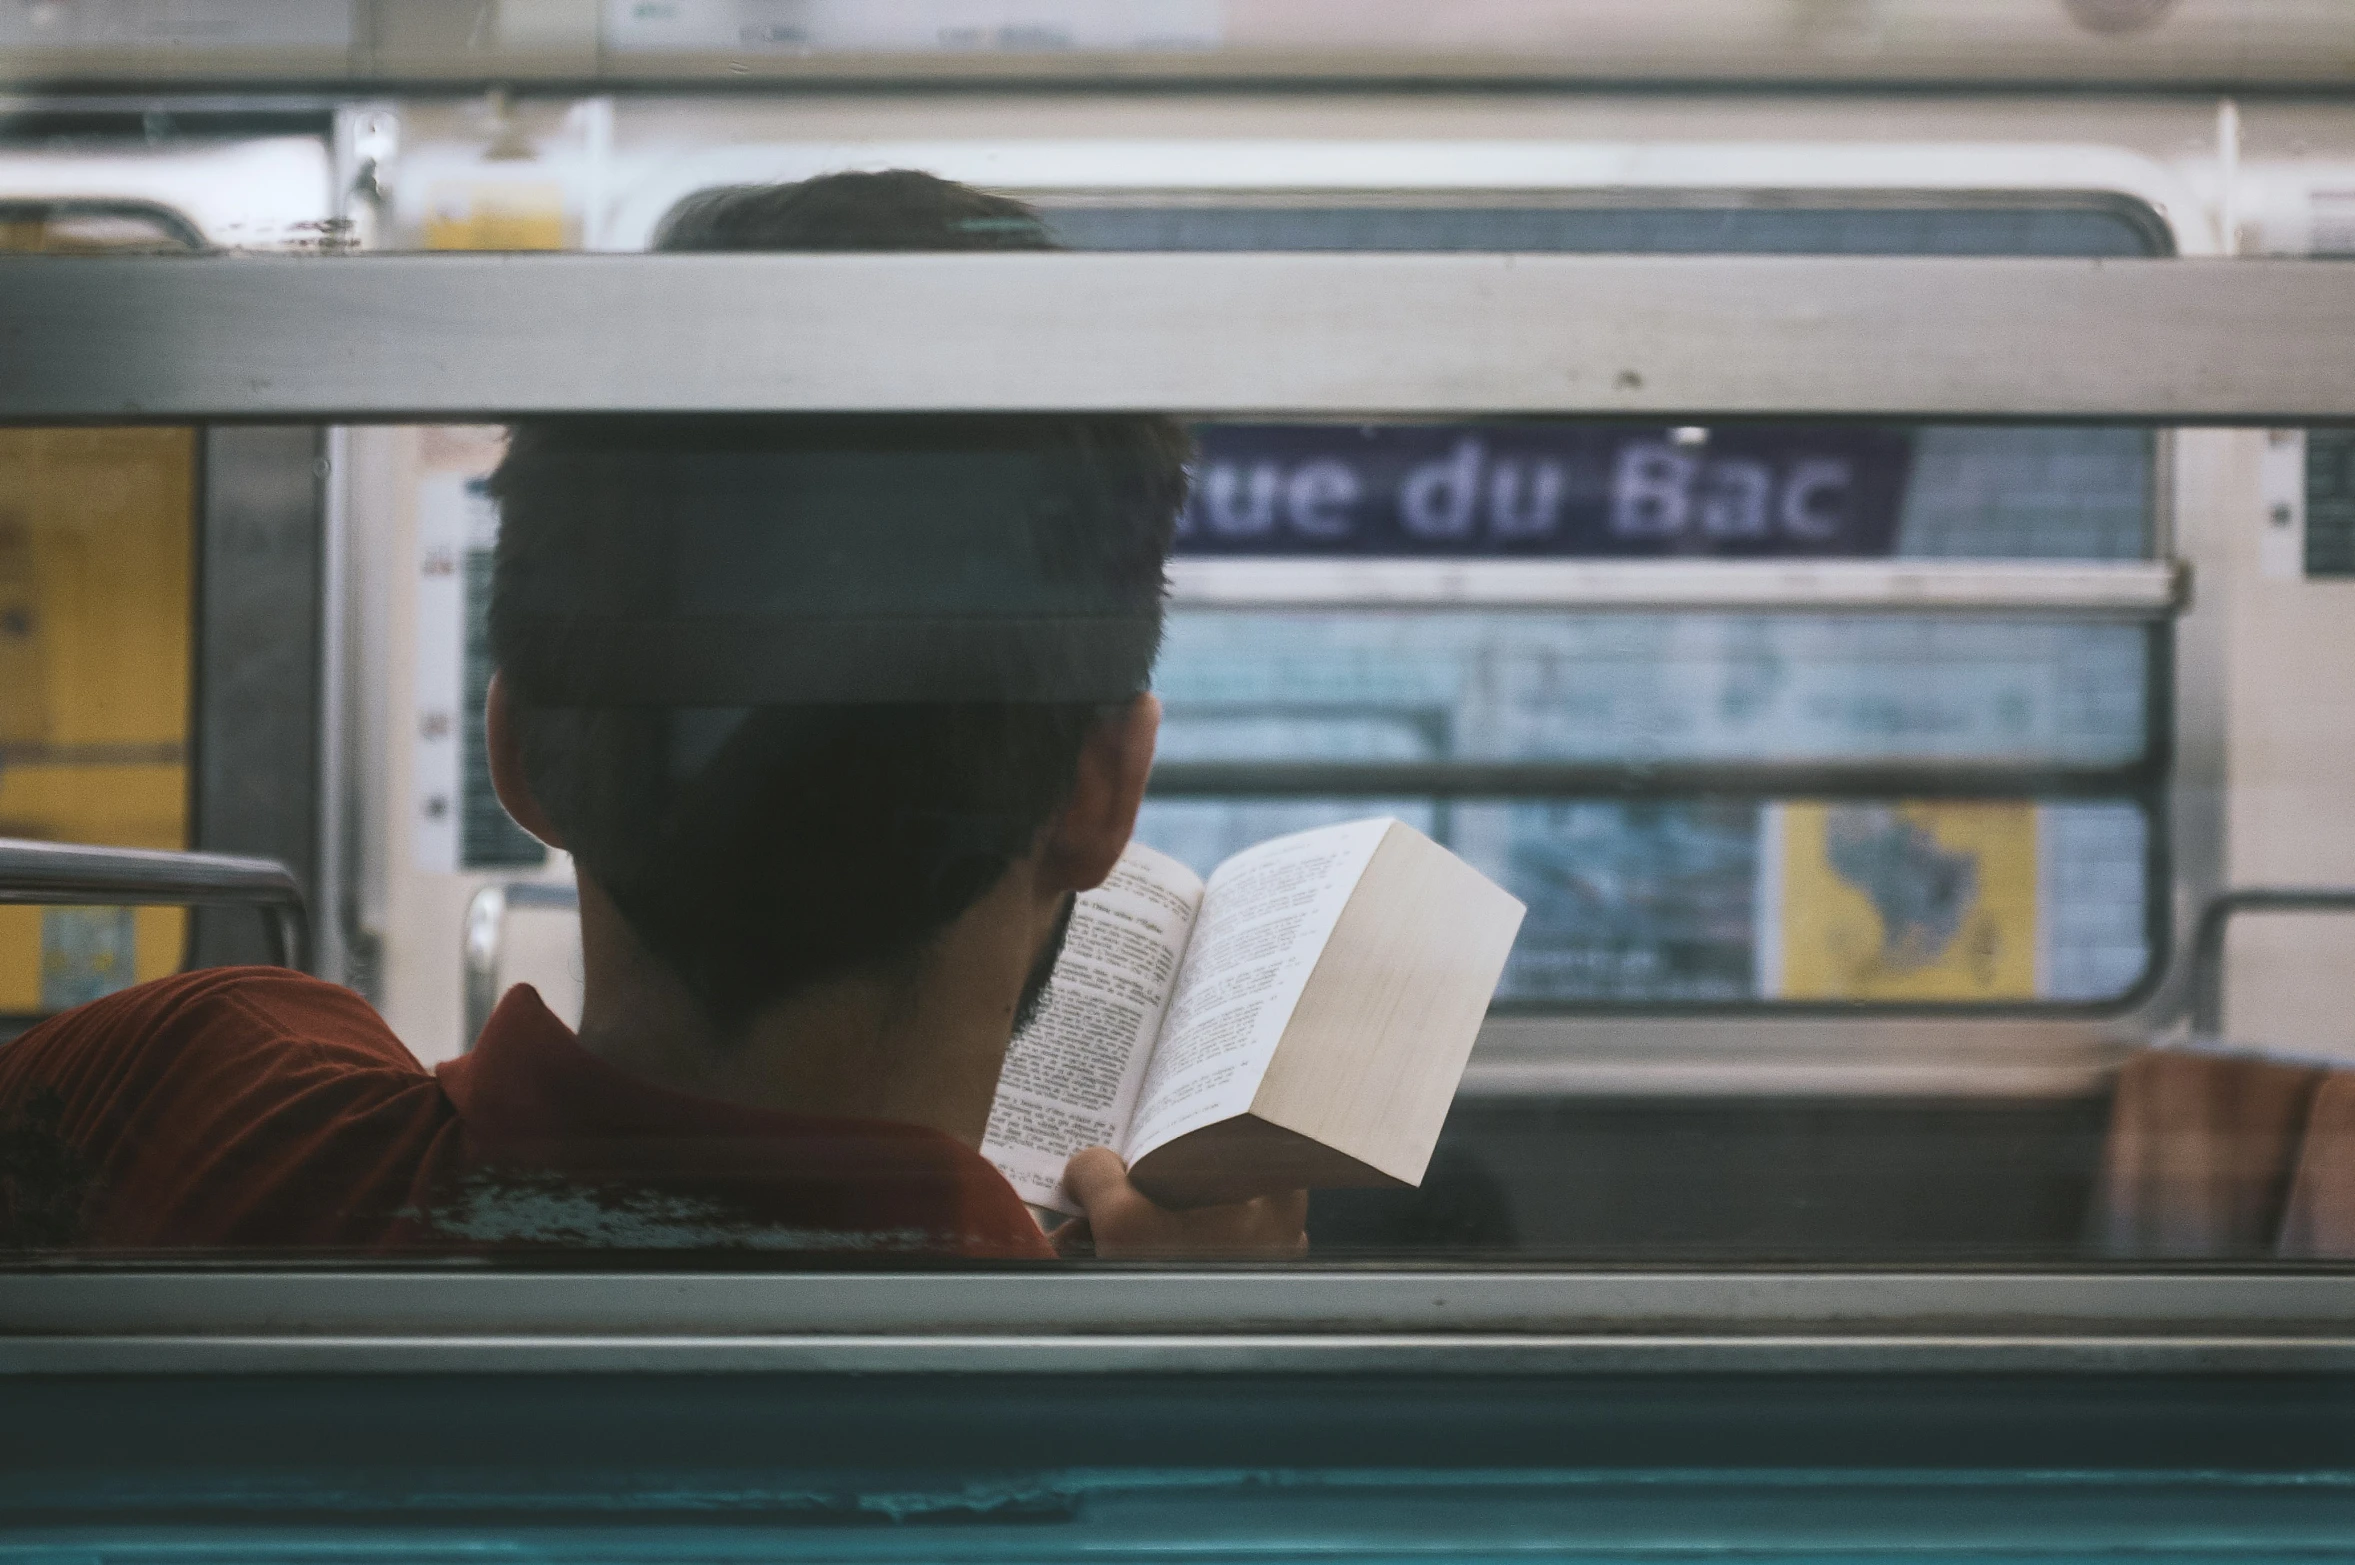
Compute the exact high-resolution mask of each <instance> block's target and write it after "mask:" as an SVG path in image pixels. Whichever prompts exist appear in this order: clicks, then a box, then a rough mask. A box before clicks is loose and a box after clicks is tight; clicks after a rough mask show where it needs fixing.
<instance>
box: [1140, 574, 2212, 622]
mask: <svg viewBox="0 0 2355 1565" xmlns="http://www.w3.org/2000/svg"><path fill="white" fill-rule="evenodd" d="M1169 581H1170V603H1171V606H1172V607H1175V608H1181V609H1286V608H1304V609H1305V608H1317V609H1324V608H1387V607H1393V606H1395V607H1399V608H1418V609H1420V608H1463V609H1574V610H1577V611H1579V612H1582V613H1591V612H1635V613H1669V612H1676V611H1679V610H1691V611H1706V612H1710V613H1740V614H1771V613H1804V614H1822V613H1880V614H1887V613H1907V614H1912V613H1921V612H1925V611H1935V612H1937V613H1941V614H1969V615H1984V616H1993V617H2003V618H2013V619H2034V618H2050V617H2061V616H2065V617H2067V618H2069V619H2072V620H2076V619H2128V620H2149V619H2163V618H2166V617H2168V616H2170V615H2173V614H2176V613H2178V612H2180V611H2181V610H2182V609H2183V608H2184V607H2185V606H2186V605H2187V604H2188V603H2189V601H2190V596H2191V571H2190V567H2189V566H2188V564H2186V563H2184V562H2181V561H2151V560H2124V561H2116V562H2099V563H2093V562H2086V563H2074V562H2071V563H2054V564H2049V565H2047V564H2035V563H2023V562H1997V563H1980V562H1977V561H1970V560H1690V559H1684V560H1641V561H1627V560H1608V561H1604V560H1594V561H1590V560H1450V559H1412V560H1399V559H1388V560H1329V559H1223V560H1209V559H1180V560H1174V561H1172V562H1171V563H1170V567H1169Z"/></svg>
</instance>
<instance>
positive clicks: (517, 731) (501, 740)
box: [482, 670, 1111, 874]
mask: <svg viewBox="0 0 2355 1565" xmlns="http://www.w3.org/2000/svg"><path fill="white" fill-rule="evenodd" d="M482 721H483V731H484V737H485V738H486V739H487V740H488V741H489V742H488V745H487V746H486V748H488V749H489V751H490V761H491V791H492V792H493V793H496V794H497V795H498V796H499V802H500V803H501V804H503V805H505V806H507V813H508V814H510V815H512V816H514V817H515V824H516V825H518V826H521V827H522V828H523V829H524V830H525V831H528V832H530V833H531V834H532V835H533V836H535V837H537V838H539V839H540V840H541V841H542V842H544V843H546V844H547V845H548V846H549V847H551V848H561V847H563V846H564V839H563V838H562V837H561V836H559V835H558V834H557V831H556V826H555V823H554V822H553V821H551V820H549V819H548V812H547V811H546V810H544V809H542V808H541V807H540V798H539V795H538V794H535V793H533V792H532V785H531V779H530V777H528V776H527V775H525V772H524V767H523V727H522V725H521V724H520V723H518V722H517V721H516V710H515V703H514V702H513V701H512V700H510V699H509V697H508V694H507V676H506V675H505V674H503V673H499V672H497V671H496V670H494V671H493V672H492V674H491V693H490V698H489V699H488V700H486V701H485V702H484V703H483V712H482ZM1105 873H1107V874H1109V873H1111V872H1110V871H1109V870H1107V871H1106V872H1105Z"/></svg>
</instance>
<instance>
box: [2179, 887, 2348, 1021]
mask: <svg viewBox="0 0 2355 1565" xmlns="http://www.w3.org/2000/svg"><path fill="white" fill-rule="evenodd" d="M2236 913H2355V887H2342V886H2242V887H2240V888H2239V889H2237V890H2234V891H2227V892H2223V893H2221V894H2220V895H2218V896H2215V897H2212V898H2210V899H2209V901H2208V905H2207V906H2206V907H2204V908H2202V909H2201V910H2200V922H2199V927H2198V929H2197V931H2196V932H2195V933H2194V934H2193V936H2192V958H2191V1027H2192V1031H2193V1032H2194V1033H2195V1034H2197V1035H2200V1036H2203V1037H2213V1036H2215V1035H2216V1034H2217V1033H2219V1032H2222V1031H2223V1030H2224V930H2225V926H2226V925H2227V924H2229V923H2231V922H2232V917H2233V915H2234V914H2236Z"/></svg>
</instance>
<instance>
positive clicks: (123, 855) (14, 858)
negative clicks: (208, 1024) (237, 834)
mask: <svg viewBox="0 0 2355 1565" xmlns="http://www.w3.org/2000/svg"><path fill="white" fill-rule="evenodd" d="M139 902H161V903H172V904H179V905H187V906H197V905H204V904H218V903H226V904H233V905H243V906H249V907H255V908H259V909H260V910H261V911H262V915H263V918H264V921H265V924H266V925H267V927H268V930H269V933H270V939H271V943H272V945H273V946H274V947H275V951H276V961H277V964H278V965H279V966H280V967H293V968H308V967H309V966H310V961H311V918H310V911H309V909H308V908H306V907H305V906H304V904H303V888H302V886H301V885H300V884H299V883H298V882H297V881H296V880H295V878H294V875H293V872H292V871H290V870H288V869H287V867H286V866H285V865H283V864H281V863H279V862H278V861H277V860H276V859H249V858H239V857H236V856H234V855H231V854H227V853H171V852H166V851H164V850H162V849H158V848H98V847H91V846H89V845H87V844H84V843H77V842H28V841H25V840H24V839H22V838H18V837H0V903H13V904H20V905H22V904H37V905H47V906H53V907H56V906H83V907H91V906H113V905H116V904H122V903H139Z"/></svg>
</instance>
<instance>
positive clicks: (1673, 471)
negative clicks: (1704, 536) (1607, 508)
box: [1611, 445, 1701, 538]
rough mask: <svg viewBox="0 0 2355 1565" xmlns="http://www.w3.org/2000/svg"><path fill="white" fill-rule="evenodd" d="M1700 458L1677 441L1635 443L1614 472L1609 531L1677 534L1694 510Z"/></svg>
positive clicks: (1639, 534) (1662, 535)
mask: <svg viewBox="0 0 2355 1565" xmlns="http://www.w3.org/2000/svg"><path fill="white" fill-rule="evenodd" d="M1700 469H1701V463H1700V461H1699V459H1698V458H1695V457H1689V456H1686V455H1685V454H1684V453H1683V452H1682V451H1679V450H1677V449H1676V448H1675V447H1674V446H1664V445H1635V446H1629V447H1627V448H1626V449H1625V450H1623V451H1621V452H1620V453H1619V463H1618V466H1617V467H1616V468H1614V469H1613V470H1612V473H1611V531H1612V532H1614V533H1617V534H1618V535H1619V536H1620V537H1622V538H1674V537H1677V536H1679V535H1681V534H1682V533H1683V532H1684V530H1685V522H1686V521H1687V520H1688V519H1689V518H1690V517H1691V516H1692V514H1693V475H1694V474H1695V473H1698V472H1699V471H1700Z"/></svg>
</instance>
